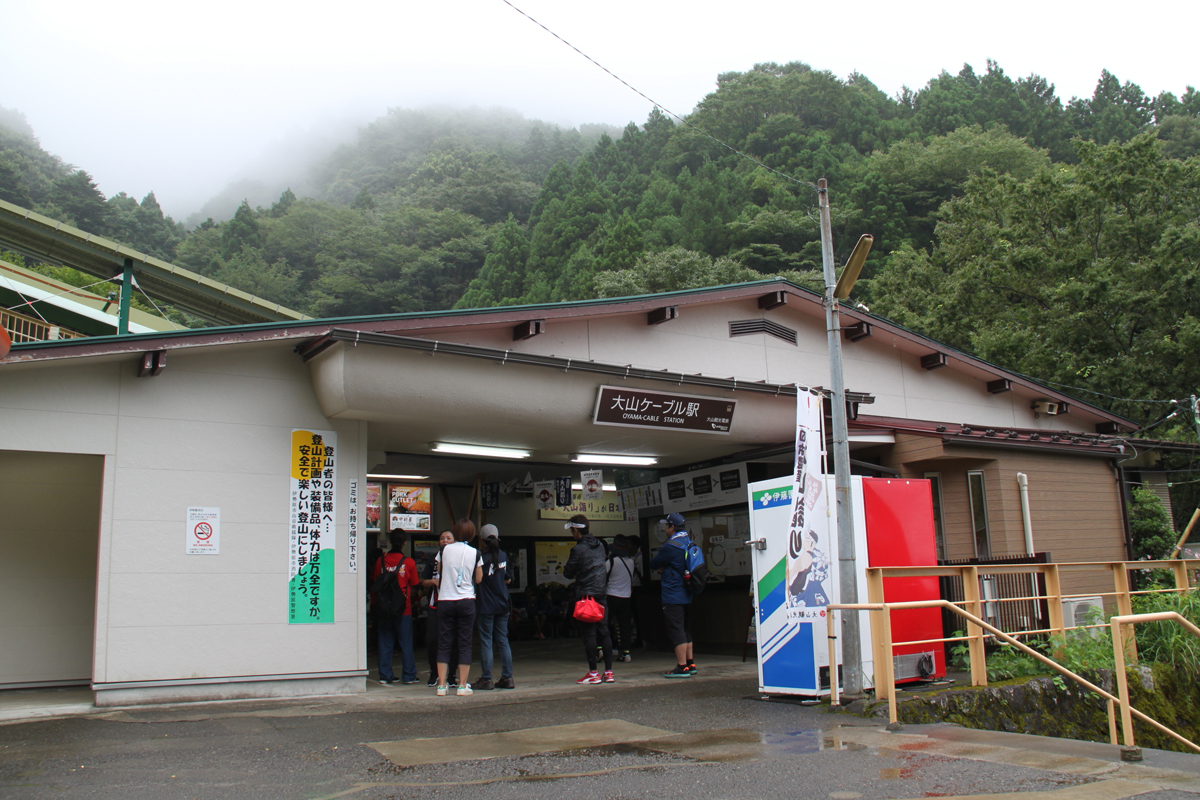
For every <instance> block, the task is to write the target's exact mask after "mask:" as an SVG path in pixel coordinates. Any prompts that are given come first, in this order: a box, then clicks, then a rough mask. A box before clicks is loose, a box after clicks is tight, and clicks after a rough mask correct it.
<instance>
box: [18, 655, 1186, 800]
mask: <svg viewBox="0 0 1200 800" xmlns="http://www.w3.org/2000/svg"><path fill="white" fill-rule="evenodd" d="M576 649H577V646H576V645H573V644H572V645H562V646H560V647H556V646H554V645H551V646H549V647H546V646H542V647H541V648H540V650H539V651H538V652H537V654H536V655H537V656H538V662H537V666H534V663H533V662H532V661H530V660H527V659H529V658H532V657H533V654H530V653H525V654H524V655H525V656H526V658H525V659H520V660H519V664H520V663H521V661H524V666H523V667H522V666H519V667H518V670H517V682H518V687H519V688H518V689H517V690H516V691H511V692H499V691H493V692H487V693H483V692H479V693H476V694H475V695H474V696H473V697H470V698H466V697H462V698H459V697H447V698H437V697H435V696H433V693H432V690H428V689H426V688H425V687H424V686H420V687H403V688H400V687H386V688H385V687H380V686H378V685H375V686H374V687H373V688H372V689H371V690H370V691H368V692H367V693H366V694H365V695H360V696H357V697H350V698H345V697H343V698H309V699H303V700H294V701H286V702H285V701H259V702H241V703H213V704H197V705H190V706H175V707H155V708H144V707H143V708H130V709H121V710H101V711H98V710H95V709H88V708H87V707H86V704H82V705H81V706H79V707H77V708H76V709H75V710H73V711H71V712H70V713H66V714H64V715H63V716H59V717H53V718H41V719H38V718H30V717H33V716H35V714H36V713H37V712H36V711H35V709H34V708H33V706H32V702H33V701H32V700H31V699H30V698H29V697H28V696H27V697H26V698H25V699H24V700H21V701H19V702H21V703H24V704H25V706H26V708H25V711H24V712H23V716H24V717H25V718H26V719H25V721H12V718H13V717H14V716H15V715H16V714H17V711H16V710H15V707H16V705H17V704H18V703H17V702H14V700H13V697H14V696H15V695H14V694H9V695H6V696H4V697H0V712H5V709H7V714H8V716H9V718H10V721H9V722H8V723H7V724H0V797H2V798H4V799H5V800H9V799H10V798H11V799H12V800H25V799H26V798H30V799H33V798H51V797H53V798H109V797H112V798H131V799H137V798H164V799H166V800H174V799H175V798H181V799H182V798H246V797H255V798H263V799H264V800H269V799H270V798H306V799H310V800H316V799H318V798H342V797H345V798H361V799H362V800H382V799H383V798H404V799H405V800H420V799H423V798H430V799H431V800H432V799H433V798H437V799H438V800H442V799H443V798H449V799H450V800H457V798H464V800H465V799H466V798H470V799H471V800H477V799H478V798H480V797H486V798H488V800H506V799H507V798H513V799H514V800H516V799H517V798H519V799H520V800H541V799H542V798H545V800H572V799H573V798H580V799H581V800H610V799H611V800H625V799H626V798H648V797H653V798H674V797H687V798H756V799H757V798H777V797H778V798H834V799H836V800H851V798H859V797H861V798H916V797H931V796H942V797H946V796H952V797H968V796H974V795H987V796H989V797H991V798H998V797H1003V796H1004V793H1013V792H1016V793H1020V794H1018V795H1014V797H1020V798H1023V800H1110V799H1111V800H1117V799H1118V798H1124V797H1134V796H1137V797H1141V798H1144V799H1145V800H1180V799H1182V798H1192V799H1193V800H1194V798H1195V797H1196V796H1197V795H1198V794H1200V756H1190V755H1183V754H1171V753H1155V752H1148V753H1147V760H1146V762H1144V763H1143V764H1141V765H1131V764H1123V763H1121V762H1120V761H1119V760H1118V759H1117V754H1116V751H1115V748H1112V747H1111V746H1108V745H1096V744H1088V743H1079V742H1065V741H1062V740H1049V739H1041V738H1038V737H1026V736H1016V735H1011V734H987V733H982V732H977V731H966V730H963V729H959V728H953V727H948V726H926V727H920V728H916V727H908V728H906V729H904V730H903V731H901V732H900V733H888V732H886V731H885V730H883V729H882V728H881V727H880V726H879V723H878V722H876V721H873V720H863V719H858V718H855V717H847V716H843V715H840V714H830V713H828V712H827V711H825V710H822V709H821V708H820V707H808V706H803V705H797V704H794V703H779V702H763V701H762V700H761V699H760V698H759V695H758V693H757V691H756V687H757V683H756V679H755V677H754V667H753V664H749V665H743V664H741V663H740V661H739V660H737V659H710V660H709V662H708V663H707V664H706V663H705V661H704V660H701V666H702V669H703V672H702V674H701V675H700V676H698V677H696V678H691V679H687V680H681V681H669V680H666V679H663V678H661V677H660V675H659V672H660V670H661V669H663V668H665V666H666V664H667V662H668V661H669V659H665V658H663V657H661V656H657V657H656V656H645V655H642V654H639V656H638V661H637V662H635V663H634V664H630V665H621V667H620V668H619V670H618V677H619V678H620V682H618V683H616V684H612V685H601V686H587V687H583V686H576V685H575V684H574V682H573V679H574V678H575V677H578V676H577V675H576V674H575V673H577V672H578V673H581V672H582V670H579V669H572V667H573V666H577V665H575V663H574V662H575V661H576V660H578V656H577V655H575V650H576ZM41 694H42V697H43V704H42V706H40V708H41V713H49V712H48V711H47V709H48V708H49V707H50V706H51V705H53V703H47V702H46V701H45V698H47V697H49V696H50V695H48V694H46V693H41ZM76 699H78V698H76ZM66 705H69V704H63V705H62V706H60V710H61V709H62V708H65V707H66Z"/></svg>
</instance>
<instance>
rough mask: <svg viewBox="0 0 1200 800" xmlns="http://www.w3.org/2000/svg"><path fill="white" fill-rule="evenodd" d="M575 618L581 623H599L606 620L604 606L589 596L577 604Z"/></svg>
mask: <svg viewBox="0 0 1200 800" xmlns="http://www.w3.org/2000/svg"><path fill="white" fill-rule="evenodd" d="M574 616H575V619H577V620H579V621H580V622H599V621H600V620H602V619H604V606H602V605H600V604H599V603H597V602H596V601H595V600H593V599H592V598H591V597H590V596H588V597H585V598H583V599H582V600H578V601H576V602H575V613H574Z"/></svg>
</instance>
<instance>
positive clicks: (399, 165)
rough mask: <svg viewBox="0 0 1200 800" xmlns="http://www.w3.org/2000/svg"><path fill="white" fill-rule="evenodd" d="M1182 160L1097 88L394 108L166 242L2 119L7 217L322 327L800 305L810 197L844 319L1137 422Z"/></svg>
mask: <svg viewBox="0 0 1200 800" xmlns="http://www.w3.org/2000/svg"><path fill="white" fill-rule="evenodd" d="M1198 156H1200V93H1197V92H1196V91H1195V90H1194V89H1193V88H1191V87H1187V88H1186V89H1185V91H1183V93H1182V94H1180V95H1178V96H1177V95H1174V94H1171V93H1168V92H1164V93H1162V94H1160V95H1158V96H1157V97H1150V96H1148V95H1146V94H1145V93H1144V92H1143V91H1142V90H1141V89H1140V88H1139V87H1138V86H1137V85H1135V84H1133V83H1129V82H1124V83H1123V82H1121V81H1120V80H1119V79H1118V78H1117V77H1115V76H1113V75H1111V74H1109V73H1107V72H1104V73H1102V74H1101V75H1100V76H1099V80H1098V82H1097V85H1096V88H1095V91H1094V93H1093V95H1092V96H1091V97H1086V98H1072V99H1070V100H1069V101H1065V102H1064V101H1063V100H1062V99H1060V98H1059V97H1058V96H1057V95H1056V93H1055V90H1054V86H1053V84H1052V83H1050V82H1049V81H1048V80H1047V79H1044V78H1042V77H1039V76H1037V75H1033V76H1029V77H1025V78H1018V79H1013V78H1011V77H1010V76H1008V75H1006V74H1005V73H1004V71H1003V70H1002V69H1001V68H1000V66H999V65H997V64H994V63H990V62H989V63H988V64H987V67H986V69H985V70H984V71H983V72H976V71H975V70H973V69H972V68H971V67H969V66H964V67H963V68H962V69H961V70H960V71H959V72H958V73H957V74H950V73H947V72H943V73H942V74H940V75H938V76H936V77H934V78H933V79H931V80H930V81H929V82H928V83H927V84H926V85H925V86H923V87H921V88H920V89H918V90H907V89H906V90H904V91H903V92H901V93H899V94H898V95H897V96H888V95H886V94H885V93H883V92H882V91H880V90H879V89H878V88H877V87H876V86H875V85H874V84H873V83H872V82H871V81H870V80H869V79H868V78H867V77H866V76H863V75H859V74H852V75H850V76H849V77H848V78H846V79H841V78H838V77H837V76H835V75H833V74H831V73H829V72H826V71H821V70H817V69H813V68H812V67H810V66H808V65H806V64H803V63H798V62H793V63H789V64H784V65H779V64H773V63H768V64H759V65H756V66H755V67H754V68H753V69H750V70H747V71H745V72H730V73H725V74H722V75H720V76H719V77H718V79H717V84H716V88H715V90H714V91H713V92H712V93H710V94H709V95H708V96H707V97H704V98H702V99H699V101H698V103H697V105H696V107H695V109H694V110H693V112H692V113H691V114H689V115H688V116H687V118H686V119H685V120H683V121H679V120H673V119H671V118H669V117H667V116H665V115H664V114H663V113H661V112H659V111H658V110H655V111H653V112H651V113H650V115H649V116H648V118H647V119H646V120H645V122H644V123H643V124H640V125H637V124H632V123H631V124H629V125H628V126H627V127H626V128H625V129H624V130H616V129H613V128H607V127H605V126H582V127H580V128H579V129H577V130H562V129H560V128H557V127H555V126H552V125H548V124H545V123H541V122H538V121H534V120H526V119H524V118H522V117H520V115H517V114H514V113H511V112H501V111H455V110H449V109H436V110H424V111H415V110H403V109H393V110H391V111H389V113H388V114H387V115H385V116H384V117H382V118H380V119H379V120H377V121H375V122H374V123H372V124H370V125H368V126H366V127H364V128H363V129H362V130H361V131H360V132H359V135H358V138H357V140H356V141H355V142H353V143H351V144H347V145H344V146H342V147H340V148H338V149H336V150H335V151H333V152H332V153H331V154H329V155H328V156H326V157H324V158H322V159H321V160H319V161H318V162H317V163H315V164H313V165H312V166H311V168H309V169H308V170H306V171H303V172H301V173H299V174H297V175H296V176H295V179H294V180H293V181H292V182H291V183H290V187H291V188H289V189H286V190H284V191H282V192H281V194H280V195H279V196H278V199H276V200H274V201H273V202H271V203H268V204H264V205H262V206H258V207H252V206H251V205H250V204H249V203H248V202H243V203H242V204H241V205H240V206H239V207H238V208H237V210H236V213H234V214H233V216H232V218H231V219H227V220H223V221H218V220H213V219H207V220H205V221H204V222H202V223H201V224H199V225H197V226H195V227H194V228H192V229H191V230H186V231H185V230H184V228H183V226H182V225H180V224H178V223H176V222H175V221H173V220H171V219H170V218H169V217H164V216H163V214H162V211H161V209H160V208H159V207H158V204H157V202H156V201H155V198H154V195H153V194H152V193H151V194H149V195H147V196H146V197H145V198H143V199H142V200H141V201H137V200H135V199H134V198H131V197H128V196H126V195H124V194H117V195H115V196H113V197H111V198H105V197H104V196H103V195H102V194H101V193H100V192H99V191H98V190H97V189H96V187H95V184H94V183H93V182H92V181H91V178H90V176H89V175H88V174H87V173H86V172H85V171H83V170H82V169H78V168H76V167H73V166H71V165H67V164H64V163H63V162H62V161H61V160H60V159H58V158H55V157H54V156H52V155H50V154H48V153H45V152H44V151H43V150H42V149H41V148H40V146H39V145H38V143H37V140H36V138H35V136H34V132H33V131H32V130H30V129H29V128H28V125H26V124H25V122H24V119H23V118H22V117H20V115H19V114H16V113H15V112H8V111H0V198H2V199H5V200H9V201H11V202H14V203H17V204H19V205H23V206H28V207H32V208H34V209H36V210H38V211H41V212H43V213H46V214H48V215H49V216H52V217H56V218H59V219H63V220H64V221H67V222H69V223H71V224H74V225H77V226H79V227H81V228H83V229H85V230H89V231H93V232H96V233H99V234H102V235H105V236H108V237H110V238H113V239H116V240H118V241H122V242H125V243H127V244H129V245H131V246H133V247H136V248H138V249H140V250H143V251H145V252H149V253H151V254H153V255H156V256H159V257H160V258H165V259H168V260H171V261H174V262H175V263H178V264H180V265H182V266H185V267H187V268H189V269H192V270H195V271H197V272H200V273H202V274H205V275H209V276H212V277H213V278H215V279H217V280H221V281H224V282H228V283H230V284H232V285H234V286H237V287H239V288H242V289H245V290H246V291H250V292H253V293H255V294H258V295H260V296H263V297H267V298H270V299H272V300H276V301H278V302H281V303H283V304H285V305H288V306H291V307H293V308H296V309H298V310H302V311H304V312H306V313H309V314H313V315H315V316H332V315H343V314H372V313H384V312H396V311H421V310H434V309H442V308H450V307H460V308H461V307H486V306H493V305H502V304H503V305H507V304H513V303H541V302H556V301H567V300H576V299H582V298H590V297H597V296H617V295H625V294H636V293H642V292H650V291H666V290H671V289H680V288H689V287H695V286H703V285H712V284H716V283H728V282H735V281H742V280H752V279H757V278H761V277H768V276H775V275H782V276H785V277H788V278H789V279H791V280H793V281H796V282H797V283H800V284H802V285H808V286H811V287H814V288H817V287H819V270H820V245H819V233H818V228H817V223H816V215H815V181H816V180H817V179H818V178H820V177H825V178H827V179H828V180H829V184H830V194H831V204H832V208H833V220H834V236H835V252H836V253H837V255H838V258H839V259H844V258H845V256H846V255H847V254H848V253H849V251H850V248H851V247H852V246H853V243H854V241H856V240H857V238H858V236H859V235H860V234H861V233H871V234H874V236H875V248H874V250H873V251H872V254H871V257H870V259H869V261H868V266H867V269H866V270H865V272H864V280H862V281H860V283H859V286H858V288H857V289H856V294H855V297H854V298H853V300H855V301H857V302H860V303H862V304H863V305H864V306H867V307H869V308H870V309H871V310H872V311H873V312H875V313H879V314H882V315H884V316H887V317H890V318H892V319H895V320H896V321H898V322H901V323H902V324H905V325H908V326H910V327H912V328H914V329H916V330H919V331H921V332H924V333H927V334H929V335H931V336H934V337H935V338H938V339H940V340H942V341H945V342H947V343H949V344H951V345H954V346H957V347H960V348H963V349H965V350H969V351H972V352H975V353H977V354H979V355H981V356H983V357H984V358H988V359H990V360H992V361H995V362H996V363H998V364H1001V365H1003V366H1005V367H1007V368H1010V369H1014V370H1017V371H1019V372H1024V373H1027V374H1031V375H1033V376H1035V377H1038V378H1040V379H1042V380H1049V381H1055V382H1059V383H1061V384H1063V385H1064V386H1069V387H1075V388H1076V389H1078V390H1080V391H1084V392H1096V393H1098V394H1091V395H1088V397H1089V399H1093V400H1095V401H1096V402H1097V403H1098V404H1100V405H1106V406H1109V407H1111V408H1113V409H1114V410H1116V411H1118V412H1119V413H1122V414H1126V415H1128V416H1130V417H1132V418H1134V419H1138V420H1142V421H1154V419H1156V417H1157V415H1158V412H1159V408H1160V407H1159V406H1158V405H1155V404H1153V403H1151V404H1143V403H1136V402H1130V400H1132V399H1137V400H1152V401H1156V402H1157V401H1164V400H1167V399H1173V398H1177V397H1182V396H1186V395H1188V394H1190V393H1191V392H1193V391H1195V387H1196V386H1197V384H1200V368H1198V367H1197V366H1196V364H1197V362H1196V360H1195V359H1193V358H1190V357H1189V353H1194V352H1195V351H1196V345H1200V309H1198V307H1197V297H1196V294H1195V293H1196V290H1197V285H1196V280H1197V274H1198V272H1197V271H1198V269H1200V267H1198V266H1197V265H1198V264H1200V227H1198V222H1197V220H1200V157H1198ZM226 199H228V198H226ZM1118 398H1126V399H1125V400H1120V399H1118ZM1176 430H1177V432H1178V433H1180V435H1183V433H1184V430H1183V429H1182V428H1178V420H1176V421H1175V422H1171V423H1166V424H1164V425H1163V426H1162V427H1161V428H1159V429H1158V431H1176ZM1188 435H1191V434H1188Z"/></svg>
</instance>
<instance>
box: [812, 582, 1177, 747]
mask: <svg viewBox="0 0 1200 800" xmlns="http://www.w3.org/2000/svg"><path fill="white" fill-rule="evenodd" d="M1146 569H1165V570H1169V571H1170V572H1171V573H1172V574H1173V576H1174V580H1175V586H1174V587H1171V588H1160V589H1144V590H1136V591H1135V590H1131V589H1130V581H1129V572H1130V571H1133V570H1146ZM1081 570H1090V571H1093V572H1095V571H1102V572H1108V573H1110V574H1111V577H1112V580H1113V591H1111V592H1101V591H1090V592H1087V593H1086V594H1063V593H1062V590H1061V587H1062V577H1063V574H1064V573H1066V572H1075V571H1081ZM1198 571H1200V560H1196V559H1172V560H1162V561H1100V562H1079V563H1064V564H1037V563H1027V564H1013V565H1000V564H989V565H986V566H978V565H962V566H937V567H932V566H930V567H873V568H869V569H867V570H866V575H867V595H868V602H866V603H855V604H842V603H831V604H830V605H829V606H828V611H829V613H828V614H827V615H826V623H827V625H828V627H829V658H830V662H829V663H830V664H836V663H837V655H836V631H837V628H836V626H835V619H836V618H837V616H838V615H837V614H835V613H834V612H838V611H855V612H858V611H867V612H870V613H871V614H872V629H873V631H874V632H875V633H874V635H873V636H872V649H873V663H874V665H875V675H874V679H875V693H876V696H877V697H880V696H881V694H882V697H883V698H885V699H886V700H887V701H888V715H889V721H890V722H891V723H893V724H895V723H897V721H898V720H897V713H898V711H897V703H896V677H895V664H894V661H893V658H892V653H893V649H894V647H895V646H896V645H913V644H936V643H949V642H962V641H965V642H966V643H967V650H968V654H969V662H970V671H971V683H972V685H973V686H987V683H988V677H987V653H986V649H985V640H986V639H987V638H994V639H998V640H1000V641H1003V642H1005V643H1007V644H1009V645H1012V646H1014V647H1016V648H1017V649H1019V650H1021V651H1022V652H1024V653H1026V654H1027V655H1030V656H1032V657H1033V658H1035V659H1036V660H1038V661H1039V662H1041V663H1043V664H1045V665H1046V666H1047V667H1049V668H1051V669H1052V670H1054V671H1055V672H1057V673H1059V674H1060V675H1062V676H1063V677H1065V678H1070V679H1071V680H1073V681H1075V682H1076V683H1078V684H1079V685H1081V686H1083V687H1084V688H1086V689H1088V690H1089V691H1092V692H1094V693H1096V694H1097V695H1099V696H1100V697H1103V698H1104V699H1105V700H1106V701H1107V707H1108V708H1107V711H1108V728H1109V739H1110V741H1111V742H1112V743H1113V744H1114V745H1119V741H1118V735H1117V722H1116V712H1115V709H1116V708H1117V707H1119V708H1120V709H1121V718H1122V725H1123V727H1124V738H1125V741H1126V745H1125V752H1123V754H1122V757H1128V758H1129V759H1130V760H1139V759H1140V756H1139V755H1136V754H1135V752H1134V751H1136V748H1135V746H1134V744H1133V728H1132V724H1133V723H1132V719H1133V717H1137V718H1138V719H1140V720H1142V721H1143V722H1146V723H1147V724H1149V725H1151V726H1153V727H1154V728H1156V729H1158V730H1160V731H1162V732H1163V733H1165V734H1166V735H1168V736H1171V737H1172V738H1174V739H1176V740H1178V741H1179V742H1181V743H1183V744H1185V745H1187V746H1188V747H1191V748H1192V749H1194V750H1196V751H1197V752H1200V745H1197V744H1195V743H1193V742H1191V741H1190V740H1188V739H1186V738H1185V737H1183V736H1181V735H1179V734H1178V733H1176V732H1174V731H1172V730H1171V729H1170V728H1167V727H1166V726H1165V725H1162V724H1161V723H1159V722H1157V721H1155V720H1153V719H1151V718H1150V717H1148V716H1147V715H1145V714H1144V713H1142V712H1141V711H1138V710H1137V709H1136V708H1133V707H1132V705H1131V704H1130V703H1129V691H1128V681H1127V678H1126V676H1125V664H1126V661H1127V660H1136V658H1137V645H1136V638H1135V635H1134V628H1133V626H1134V624H1135V623H1136V622H1144V621H1162V620H1174V621H1176V622H1179V623H1180V624H1182V625H1184V626H1185V627H1186V628H1187V629H1188V630H1189V631H1190V632H1192V633H1194V634H1195V635H1197V636H1200V628H1197V627H1196V626H1195V625H1192V624H1191V623H1190V622H1188V621H1187V620H1186V619H1184V618H1183V617H1182V616H1180V615H1179V614H1177V613H1175V612H1170V611H1168V612H1158V613H1152V614H1136V615H1135V614H1133V600H1132V598H1133V597H1134V596H1138V595H1152V594H1164V593H1165V594H1182V593H1185V592H1187V591H1189V590H1190V589H1191V586H1192V576H1193V575H1194V574H1197V572H1198ZM980 573H987V574H989V575H995V574H1008V575H1016V574H1019V573H1026V574H1027V575H1030V576H1032V577H1033V578H1035V579H1037V580H1038V582H1036V583H1035V582H1034V580H1030V586H1031V587H1032V586H1039V588H1040V586H1041V585H1042V584H1044V586H1045V590H1044V591H1045V593H1044V594H1043V593H1042V591H1035V592H1034V593H1033V594H1031V595H1029V596H1027V597H1003V598H988V599H985V598H984V597H983V596H982V592H981V591H980ZM947 576H950V577H958V578H960V579H961V582H962V587H963V595H964V599H963V600H962V601H958V602H951V601H948V600H940V599H939V600H911V601H904V602H892V603H889V602H885V599H884V579H885V578H917V577H938V578H943V577H947ZM1096 596H1099V597H1102V598H1105V599H1106V600H1111V602H1112V604H1113V605H1115V606H1116V609H1117V614H1116V615H1115V616H1113V617H1112V618H1111V619H1110V620H1109V622H1107V623H1097V624H1091V625H1068V624H1066V622H1065V620H1064V619H1063V601H1064V600H1070V599H1075V598H1081V597H1096ZM1005 602H1011V603H1027V604H1028V603H1032V602H1037V603H1042V602H1044V603H1045V608H1046V610H1047V617H1048V619H1049V621H1048V626H1047V627H1045V628H1039V629H1035V630H1023V631H1014V632H1012V633H1006V632H1005V631H1002V630H1001V629H1000V628H999V627H997V626H995V625H992V624H991V623H989V622H988V621H987V620H986V619H984V607H985V605H988V604H993V603H1005ZM963 606H965V608H963ZM915 608H940V609H943V612H944V613H946V612H948V613H950V614H953V615H957V616H958V617H959V618H961V619H963V620H964V621H965V622H966V635H964V636H949V637H942V638H937V639H923V640H920V641H900V642H895V641H894V640H893V637H892V623H891V613H892V611H893V610H897V609H915ZM1073 621H1074V620H1072V622H1073ZM1086 628H1111V630H1112V640H1113V651H1114V659H1113V660H1114V664H1115V665H1116V669H1115V670H1114V672H1116V679H1117V690H1118V692H1117V695H1116V696H1114V695H1113V694H1111V693H1109V692H1107V691H1105V690H1104V689H1101V688H1100V687H1099V686H1096V685H1095V684H1093V683H1091V682H1090V681H1088V680H1087V679H1085V678H1083V677H1081V676H1079V675H1077V674H1075V673H1074V672H1072V671H1070V670H1069V669H1067V668H1066V667H1063V666H1062V665H1061V664H1058V663H1057V662H1055V661H1053V660H1052V659H1050V658H1048V657H1047V656H1045V655H1043V654H1042V653H1039V652H1038V651H1037V650H1035V649H1034V648H1032V647H1030V646H1028V645H1026V644H1024V643H1023V642H1021V641H1019V640H1018V639H1017V638H1016V637H1018V636H1021V637H1025V636H1031V635H1043V636H1044V635H1054V634H1057V635H1062V634H1064V633H1065V632H1066V631H1068V630H1074V629H1086ZM831 694H832V698H831V699H832V702H833V703H834V704H837V703H838V698H839V689H838V686H837V681H836V680H835V681H831Z"/></svg>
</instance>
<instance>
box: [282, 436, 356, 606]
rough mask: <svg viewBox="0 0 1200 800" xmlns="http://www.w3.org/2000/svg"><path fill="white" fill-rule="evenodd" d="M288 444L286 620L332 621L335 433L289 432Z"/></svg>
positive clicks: (335, 538)
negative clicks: (289, 493)
mask: <svg viewBox="0 0 1200 800" xmlns="http://www.w3.org/2000/svg"><path fill="white" fill-rule="evenodd" d="M291 445H292V446H291V462H292V463H291V484H292V486H291V503H290V505H291V519H290V520H289V532H290V541H289V548H288V622H290V623H320V622H333V572H334V563H335V555H336V552H337V523H336V519H337V512H336V506H335V491H334V486H335V484H336V480H337V472H336V456H337V453H336V445H337V434H335V433H332V432H328V431H307V430H293V431H292V442H291ZM356 488H357V487H356ZM356 493H357V491H356ZM352 507H356V506H354V505H353V504H352ZM352 514H354V515H355V525H356V527H357V511H354V512H352ZM353 558H354V559H355V561H357V557H356V556H354V557H353Z"/></svg>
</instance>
